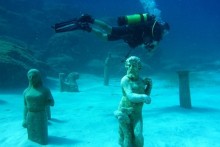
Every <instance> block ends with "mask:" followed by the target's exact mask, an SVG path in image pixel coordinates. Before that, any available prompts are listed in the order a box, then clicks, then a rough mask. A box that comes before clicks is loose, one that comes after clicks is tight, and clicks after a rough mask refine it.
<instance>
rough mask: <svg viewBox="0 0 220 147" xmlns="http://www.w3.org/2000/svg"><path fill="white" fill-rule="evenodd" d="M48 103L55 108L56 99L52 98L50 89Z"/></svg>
mask: <svg viewBox="0 0 220 147" xmlns="http://www.w3.org/2000/svg"><path fill="white" fill-rule="evenodd" d="M48 103H49V105H50V106H54V103H55V102H54V99H53V96H52V94H51V92H50V90H49V89H48Z"/></svg>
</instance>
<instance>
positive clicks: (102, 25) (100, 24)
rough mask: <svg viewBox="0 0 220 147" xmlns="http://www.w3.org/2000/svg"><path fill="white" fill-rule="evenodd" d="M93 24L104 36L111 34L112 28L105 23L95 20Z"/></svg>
mask: <svg viewBox="0 0 220 147" xmlns="http://www.w3.org/2000/svg"><path fill="white" fill-rule="evenodd" d="M94 24H95V25H96V26H98V27H100V28H101V29H103V30H104V31H105V33H106V34H111V32H112V27H111V26H110V25H108V24H107V23H105V22H104V21H101V20H98V19H95V21H94Z"/></svg>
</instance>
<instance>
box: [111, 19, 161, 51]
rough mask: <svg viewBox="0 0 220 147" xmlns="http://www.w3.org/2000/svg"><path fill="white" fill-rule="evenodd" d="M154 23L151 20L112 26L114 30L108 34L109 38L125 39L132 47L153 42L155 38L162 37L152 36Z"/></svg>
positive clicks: (112, 39)
mask: <svg viewBox="0 0 220 147" xmlns="http://www.w3.org/2000/svg"><path fill="white" fill-rule="evenodd" d="M153 23H154V21H149V22H146V23H141V24H137V25H124V26H118V27H112V32H111V34H109V35H108V40H109V41H115V40H119V39H123V40H124V41H125V42H126V43H128V45H129V46H130V47H132V48H135V47H137V46H139V45H141V44H143V43H144V44H147V43H151V42H152V41H153V40H155V41H159V40H160V38H158V39H156V38H154V37H153V36H152V26H153ZM144 38H145V39H144Z"/></svg>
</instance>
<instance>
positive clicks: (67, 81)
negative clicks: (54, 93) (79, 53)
mask: <svg viewBox="0 0 220 147" xmlns="http://www.w3.org/2000/svg"><path fill="white" fill-rule="evenodd" d="M59 79H60V91H61V92H64V91H66V92H79V88H78V84H77V82H76V80H77V79H79V73H77V72H71V73H70V74H68V76H67V77H66V78H65V74H64V73H60V74H59Z"/></svg>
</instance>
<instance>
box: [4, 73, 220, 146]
mask: <svg viewBox="0 0 220 147" xmlns="http://www.w3.org/2000/svg"><path fill="white" fill-rule="evenodd" d="M151 78H152V80H153V89H152V94H151V97H152V103H151V104H150V105H145V106H144V108H143V119H144V133H143V134H144V140H145V147H195V146H196V147H211V146H212V147H220V143H219V139H220V127H219V124H220V94H219V93H220V73H219V72H216V71H203V72H201V71H200V72H193V73H190V87H191V88H190V90H191V100H192V109H185V108H181V107H180V106H179V89H178V79H177V78H178V77H177V75H176V74H175V73H173V74H167V75H153V76H152V77H151ZM50 80H51V81H53V83H54V86H53V87H54V88H50V89H51V92H52V94H53V97H54V100H55V106H54V107H51V113H52V119H51V120H49V122H48V123H49V126H48V132H49V143H48V145H45V146H48V147H55V146H66V147H117V146H119V145H118V143H117V141H118V122H117V120H116V119H115V117H114V115H113V112H114V111H115V110H116V109H117V107H118V104H119V101H120V99H121V87H120V79H110V84H109V86H103V78H102V77H97V76H94V75H82V76H81V77H80V79H79V80H78V85H79V89H80V92H78V93H68V92H59V89H58V79H52V78H50ZM22 92H23V91H21V92H20V93H17V92H16V93H13V92H10V93H9V92H7V93H5V92H2V93H0V111H1V113H0V123H1V125H0V132H1V137H0V146H1V147H5V146H7V147H10V146H16V147H35V146H36V147H38V146H41V145H39V144H37V143H34V142H32V141H29V140H28V139H27V130H26V129H25V128H23V127H22V119H23V96H22Z"/></svg>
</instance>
